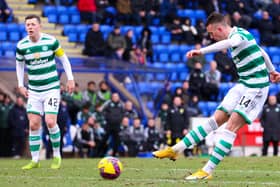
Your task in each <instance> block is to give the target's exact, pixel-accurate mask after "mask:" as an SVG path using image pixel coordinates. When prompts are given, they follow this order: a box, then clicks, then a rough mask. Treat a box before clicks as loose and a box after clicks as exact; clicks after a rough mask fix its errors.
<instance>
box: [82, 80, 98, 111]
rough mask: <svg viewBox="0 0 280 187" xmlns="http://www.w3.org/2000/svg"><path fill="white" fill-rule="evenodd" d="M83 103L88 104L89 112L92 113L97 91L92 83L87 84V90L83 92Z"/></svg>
mask: <svg viewBox="0 0 280 187" xmlns="http://www.w3.org/2000/svg"><path fill="white" fill-rule="evenodd" d="M83 103H90V111H91V112H94V109H95V105H96V104H97V90H96V83H95V82H94V81H89V82H88V83H87V89H86V90H85V91H84V92H83Z"/></svg>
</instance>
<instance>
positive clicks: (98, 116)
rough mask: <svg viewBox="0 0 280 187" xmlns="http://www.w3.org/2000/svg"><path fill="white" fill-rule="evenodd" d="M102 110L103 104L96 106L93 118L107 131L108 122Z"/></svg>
mask: <svg viewBox="0 0 280 187" xmlns="http://www.w3.org/2000/svg"><path fill="white" fill-rule="evenodd" d="M102 109H103V108H102V105H101V104H97V105H95V111H94V113H93V116H94V118H95V121H96V123H98V124H99V125H100V127H101V128H103V129H105V126H106V124H107V122H106V119H105V116H104V114H103V111H102Z"/></svg>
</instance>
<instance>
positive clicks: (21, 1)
mask: <svg viewBox="0 0 280 187" xmlns="http://www.w3.org/2000/svg"><path fill="white" fill-rule="evenodd" d="M7 3H8V5H9V6H10V7H11V8H12V9H13V13H14V16H15V17H16V18H17V19H18V21H19V23H20V24H23V23H24V18H25V17H26V16H27V15H29V14H36V15H39V16H42V6H40V5H33V4H27V1H26V0H7ZM41 22H42V32H44V33H47V34H51V35H53V36H55V37H56V38H57V39H58V40H59V42H60V45H61V46H62V48H63V49H64V51H65V53H66V54H67V56H68V57H79V58H83V57H84V56H83V55H82V47H81V45H77V44H76V43H73V42H68V38H67V37H66V36H63V35H62V32H63V26H62V25H56V24H53V23H49V22H48V19H47V18H46V17H41Z"/></svg>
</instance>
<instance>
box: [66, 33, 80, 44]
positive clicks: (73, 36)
mask: <svg viewBox="0 0 280 187" xmlns="http://www.w3.org/2000/svg"><path fill="white" fill-rule="evenodd" d="M68 41H69V42H78V36H77V33H69V34H68Z"/></svg>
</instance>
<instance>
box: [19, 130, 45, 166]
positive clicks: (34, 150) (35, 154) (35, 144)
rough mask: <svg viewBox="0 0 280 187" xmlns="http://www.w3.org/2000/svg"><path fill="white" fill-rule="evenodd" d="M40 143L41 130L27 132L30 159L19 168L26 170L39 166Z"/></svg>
mask: <svg viewBox="0 0 280 187" xmlns="http://www.w3.org/2000/svg"><path fill="white" fill-rule="evenodd" d="M40 145H41V131H40V130H31V131H30V133H29V149H30V152H31V157H32V161H31V162H29V163H28V164H27V165H25V166H23V167H22V168H21V169H24V170H28V169H33V168H39V167H40V163H39V151H40Z"/></svg>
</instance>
